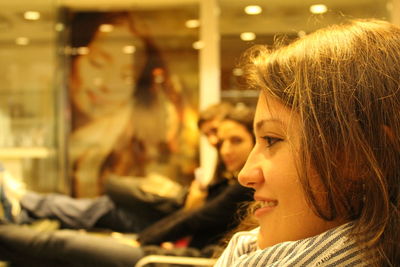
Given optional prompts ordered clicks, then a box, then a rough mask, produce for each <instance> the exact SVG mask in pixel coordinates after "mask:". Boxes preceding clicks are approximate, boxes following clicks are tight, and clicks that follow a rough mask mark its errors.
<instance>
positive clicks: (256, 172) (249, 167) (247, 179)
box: [238, 150, 264, 189]
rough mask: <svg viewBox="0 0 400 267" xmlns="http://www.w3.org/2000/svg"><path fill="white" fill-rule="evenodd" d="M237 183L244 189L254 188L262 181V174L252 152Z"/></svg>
mask: <svg viewBox="0 0 400 267" xmlns="http://www.w3.org/2000/svg"><path fill="white" fill-rule="evenodd" d="M238 180H239V183H240V184H241V185H243V186H245V187H250V188H254V189H255V188H256V187H257V186H259V185H260V184H261V183H262V182H263V181H264V177H263V172H262V168H261V164H260V162H259V160H257V156H256V155H255V154H254V150H253V151H252V152H251V153H250V155H249V157H248V158H247V161H246V163H245V164H244V166H243V168H242V170H241V171H240V173H239V176H238Z"/></svg>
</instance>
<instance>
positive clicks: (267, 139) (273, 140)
mask: <svg viewBox="0 0 400 267" xmlns="http://www.w3.org/2000/svg"><path fill="white" fill-rule="evenodd" d="M262 139H264V140H265V142H266V143H267V147H272V146H273V145H275V144H276V143H278V142H280V141H282V139H281V138H276V137H271V136H263V137H262Z"/></svg>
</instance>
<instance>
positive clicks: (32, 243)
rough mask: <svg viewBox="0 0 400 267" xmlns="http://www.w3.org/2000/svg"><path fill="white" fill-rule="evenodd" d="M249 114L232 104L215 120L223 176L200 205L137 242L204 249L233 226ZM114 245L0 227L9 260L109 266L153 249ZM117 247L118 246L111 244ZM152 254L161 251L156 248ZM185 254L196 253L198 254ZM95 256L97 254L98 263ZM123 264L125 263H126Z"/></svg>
mask: <svg viewBox="0 0 400 267" xmlns="http://www.w3.org/2000/svg"><path fill="white" fill-rule="evenodd" d="M253 114H254V112H253V110H252V109H249V108H247V107H245V106H243V105H237V106H236V107H235V108H234V109H233V110H232V111H231V112H230V113H229V114H228V115H227V116H226V118H225V119H224V120H223V121H222V122H221V123H220V126H219V128H218V138H219V140H220V141H219V142H218V146H217V147H218V149H219V153H220V156H221V158H222V162H223V163H224V164H225V167H226V171H225V172H224V176H223V178H221V177H219V179H216V180H214V181H213V183H211V184H210V185H209V186H208V187H207V191H208V194H207V199H206V201H205V203H204V204H203V205H202V206H200V207H198V208H197V209H194V210H188V209H185V208H182V209H180V210H178V211H176V212H175V213H173V214H171V215H169V216H167V217H165V218H164V219H162V220H161V221H159V222H157V223H156V224H154V225H150V226H149V227H148V228H145V229H144V230H143V231H140V232H139V233H138V242H139V243H140V244H141V245H142V246H146V245H160V244H163V243H164V242H166V241H172V242H173V241H176V240H179V239H182V238H185V237H190V239H189V240H190V241H189V243H188V246H189V247H191V248H194V249H204V248H205V247H207V246H209V245H215V244H218V242H219V239H220V238H221V237H222V236H223V235H224V234H225V233H226V232H228V231H230V230H232V229H233V228H235V227H236V226H237V224H238V222H239V221H238V220H239V218H238V217H237V210H238V208H239V207H240V205H242V203H245V202H247V201H249V200H250V199H251V192H252V190H251V189H248V188H245V187H242V186H241V185H239V184H238V182H237V180H236V178H235V174H236V173H237V172H238V171H239V170H240V168H241V167H242V166H243V164H244V162H245V160H246V157H247V155H248V153H249V152H250V151H251V149H252V147H253V145H254V138H253V135H252V119H253ZM227 174H229V175H227ZM110 226H113V225H112V224H110ZM79 240H82V242H80V241H79ZM114 243H118V242H117V241H111V240H109V239H106V240H103V241H101V240H99V238H98V237H92V236H89V235H82V234H76V233H69V232H67V233H65V232H63V231H55V232H47V233H41V232H38V231H35V230H33V229H26V228H24V227H22V226H18V225H7V224H6V225H1V226H0V245H1V246H2V248H3V250H4V253H1V251H0V259H3V260H7V261H11V262H19V263H24V262H29V261H30V259H31V258H33V259H34V260H37V261H39V262H43V263H46V264H52V263H53V262H62V263H64V264H68V263H74V264H75V262H78V263H79V264H95V266H107V264H106V263H110V262H113V263H114V265H113V266H132V265H133V264H134V263H135V262H136V261H137V260H138V259H139V258H140V257H141V256H143V255H144V254H146V253H151V254H153V253H154V250H153V249H149V250H147V249H146V247H144V249H143V247H129V248H130V250H131V252H129V251H130V250H129V249H126V248H125V247H124V248H121V250H119V249H118V253H116V254H115V255H112V254H111V253H110V252H108V251H107V247H108V246H113V244H114ZM88 244H90V246H88ZM119 246H121V244H118V245H116V247H119ZM112 250H113V251H114V250H116V249H115V248H113V249H112ZM156 252H157V253H162V251H160V250H157V251H156ZM190 253H191V255H200V253H201V252H198V253H194V252H192V251H191V252H190ZM98 254H101V257H99V259H101V261H99V262H98V259H97V255H98ZM127 263H129V265H126V264H127ZM48 266H51V265H48ZM76 266H79V265H76Z"/></svg>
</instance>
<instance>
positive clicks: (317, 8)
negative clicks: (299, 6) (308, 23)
mask: <svg viewBox="0 0 400 267" xmlns="http://www.w3.org/2000/svg"><path fill="white" fill-rule="evenodd" d="M326 11H328V7H327V6H326V5H312V6H310V12H311V13H313V14H324V13H326Z"/></svg>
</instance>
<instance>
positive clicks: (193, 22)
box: [185, 19, 200, 29]
mask: <svg viewBox="0 0 400 267" xmlns="http://www.w3.org/2000/svg"><path fill="white" fill-rule="evenodd" d="M185 26H186V27H187V28H189V29H194V28H198V27H199V26H200V21H199V20H198V19H189V20H187V21H186V22H185Z"/></svg>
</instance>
